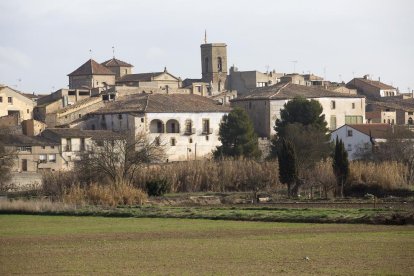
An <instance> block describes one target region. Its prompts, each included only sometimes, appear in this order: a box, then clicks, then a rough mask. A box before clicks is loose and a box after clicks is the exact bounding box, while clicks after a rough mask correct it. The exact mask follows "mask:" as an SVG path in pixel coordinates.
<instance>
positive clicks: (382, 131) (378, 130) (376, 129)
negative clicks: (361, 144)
mask: <svg viewBox="0 0 414 276" xmlns="http://www.w3.org/2000/svg"><path fill="white" fill-rule="evenodd" d="M348 126H350V127H352V128H353V129H356V130H358V131H359V132H362V133H364V134H366V135H370V133H371V137H372V138H387V137H388V136H389V134H390V133H391V131H392V126H391V125H390V124H355V125H348Z"/></svg>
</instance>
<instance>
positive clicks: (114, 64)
mask: <svg viewBox="0 0 414 276" xmlns="http://www.w3.org/2000/svg"><path fill="white" fill-rule="evenodd" d="M101 64H102V65H103V66H106V67H134V66H133V65H131V64H129V63H126V62H125V61H122V60H119V59H116V58H111V59H109V60H107V61H104V62H102V63H101Z"/></svg>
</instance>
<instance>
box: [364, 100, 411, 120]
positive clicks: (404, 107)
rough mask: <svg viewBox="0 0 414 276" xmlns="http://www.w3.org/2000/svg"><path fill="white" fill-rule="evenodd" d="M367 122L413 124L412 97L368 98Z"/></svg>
mask: <svg viewBox="0 0 414 276" xmlns="http://www.w3.org/2000/svg"><path fill="white" fill-rule="evenodd" d="M366 111H367V112H366V116H367V123H387V124H396V125H405V126H408V127H412V126H414V99H412V98H408V99H403V98H398V97H387V98H382V99H381V101H380V100H368V101H367V107H366Z"/></svg>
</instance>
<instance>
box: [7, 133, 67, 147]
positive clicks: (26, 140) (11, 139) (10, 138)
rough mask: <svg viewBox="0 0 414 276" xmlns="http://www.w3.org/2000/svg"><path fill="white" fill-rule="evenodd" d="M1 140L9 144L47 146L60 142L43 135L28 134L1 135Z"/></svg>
mask: <svg viewBox="0 0 414 276" xmlns="http://www.w3.org/2000/svg"><path fill="white" fill-rule="evenodd" d="M0 140H2V141H4V144H5V145H9V146H47V145H58V144H59V143H57V142H55V141H53V140H50V139H47V138H45V137H41V136H26V135H22V134H9V135H0Z"/></svg>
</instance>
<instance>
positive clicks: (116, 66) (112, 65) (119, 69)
mask: <svg viewBox="0 0 414 276" xmlns="http://www.w3.org/2000/svg"><path fill="white" fill-rule="evenodd" d="M101 64H102V65H103V66H105V67H106V68H108V69H109V70H111V71H112V72H113V73H115V80H119V79H120V78H122V77H123V76H125V75H129V74H132V67H134V66H132V65H131V64H129V63H126V62H125V61H122V60H119V59H116V58H115V57H113V58H111V59H109V60H107V61H104V62H102V63H101Z"/></svg>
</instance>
